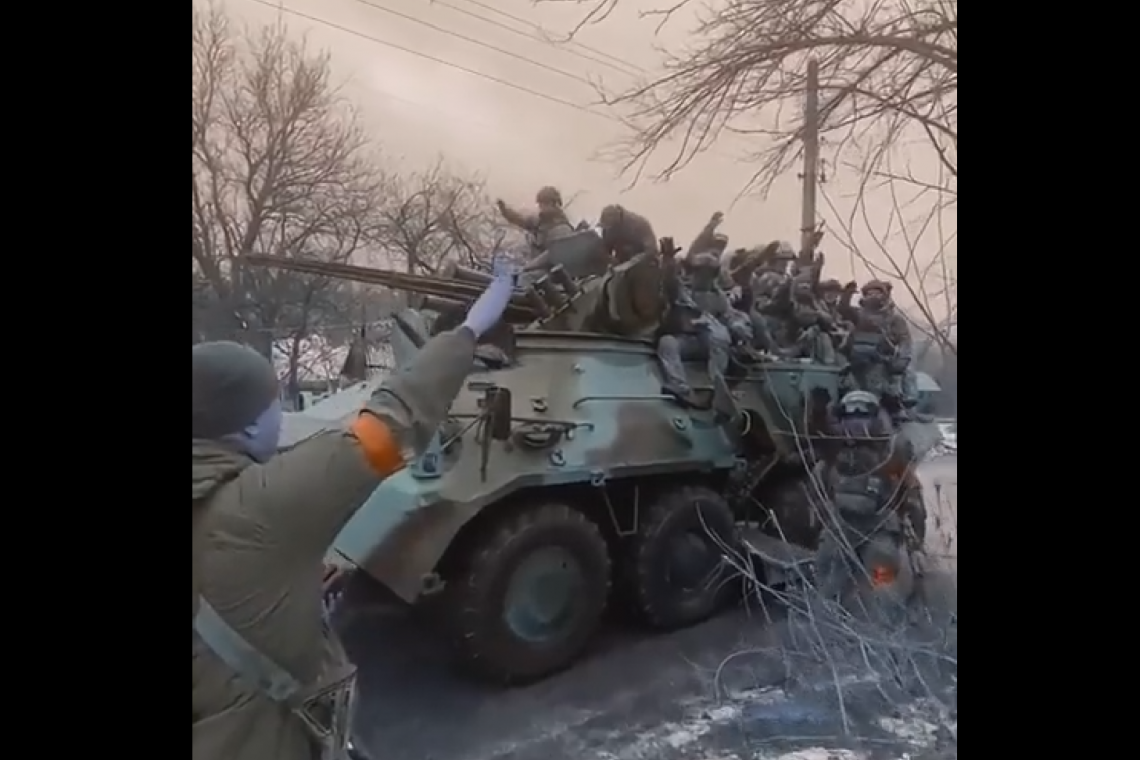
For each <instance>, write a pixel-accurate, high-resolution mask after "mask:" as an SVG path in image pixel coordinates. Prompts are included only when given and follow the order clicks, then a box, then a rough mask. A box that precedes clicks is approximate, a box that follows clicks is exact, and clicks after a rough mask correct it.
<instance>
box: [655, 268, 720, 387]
mask: <svg viewBox="0 0 1140 760" xmlns="http://www.w3.org/2000/svg"><path fill="white" fill-rule="evenodd" d="M675 252H676V251H675V249H672V248H670V249H669V255H668V257H667V258H668V259H669V260H668V261H667V262H666V264H667V266H666V267H665V281H664V290H665V293H666V298H667V299H668V303H669V308H668V311H667V313H666V315H665V319H664V320H663V324H662V329H661V334H660V335H659V336H658V339H657V358H658V360H659V361H660V365H661V374H662V376H663V379H664V386H663V388H662V390H663V392H665V393H667V394H669V395H671V396H673V397H674V398H676V399H677V400H678V401H680V402H681V403H682V404H685V405H687V406H693V407H700V406H702V404H701V403H700V402H698V401H697V400H696V398H695V397H694V396H693V390H692V387H691V386H690V385H689V380H688V377H687V376H686V374H685V364H684V362H685V360H686V359H705V360H706V361H707V362H708V365H707V366H708V374H709V379H710V380H714V379H715V378H717V377H721V378H723V377H724V374H725V372H727V371H728V363H729V358H730V349H731V346H732V334H731V332H730V331H729V328H728V326H727V325H726V324H725V323H724V322H722V321H721V320H720V319H718V318H717V317H716V316H714V315H713V314H710V313H708V312H707V311H705V310H704V309H703V308H702V306H701V304H702V303H704V304H705V305H708V306H711V307H712V308H713V309H714V310H716V309H718V308H719V307H720V306H721V304H718V303H717V302H716V298H715V297H710V296H709V295H708V294H705V293H700V296H699V298H698V294H697V292H695V291H694V290H693V289H692V288H691V287H690V282H688V280H689V279H690V278H689V276H688V275H687V274H686V273H685V272H683V271H682V267H683V266H685V265H680V264H679V263H678V262H676V261H674V260H672V257H673V255H674V254H675ZM714 262H715V257H714ZM685 268H687V266H686V267H685ZM715 271H716V270H715V266H714V274H713V279H714V283H713V284H714V286H715ZM720 295H721V296H724V294H723V292H722V293H721V294H720ZM727 300H728V299H727V297H725V298H724V304H723V305H724V306H725V307H727Z"/></svg>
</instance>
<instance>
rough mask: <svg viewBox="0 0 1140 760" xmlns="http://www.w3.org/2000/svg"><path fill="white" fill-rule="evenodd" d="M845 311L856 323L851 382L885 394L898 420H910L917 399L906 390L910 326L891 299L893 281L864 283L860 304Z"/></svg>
mask: <svg viewBox="0 0 1140 760" xmlns="http://www.w3.org/2000/svg"><path fill="white" fill-rule="evenodd" d="M853 284H854V283H851V284H850V285H853ZM848 289H850V286H849V288H848ZM844 312H845V316H846V317H847V318H848V319H849V320H850V321H851V323H852V324H853V327H852V329H851V332H850V333H849V334H848V336H847V342H846V345H845V346H844V354H845V355H846V357H847V361H848V363H849V371H850V375H849V377H850V382H851V383H852V384H854V386H855V387H857V388H859V389H862V390H865V391H870V392H871V393H874V394H875V395H877V396H879V397H881V398H882V399H883V404H884V406H886V407H887V408H888V409H889V410H890V412H891V413H892V416H893V417H894V418H895V419H896V420H900V421H901V420H905V419H908V418H909V412H908V406H912V405H913V401H917V399H914V400H913V401H912V400H910V399H907V398H906V395H907V394H906V393H905V392H904V383H906V376H907V372H908V370H909V369H910V360H911V337H910V328H909V327H908V326H907V323H906V319H905V318H904V317H903V315H902V314H901V313H899V311H898V310H897V309H896V308H895V305H894V303H893V302H892V301H891V286H890V284H889V283H886V282H882V281H880V280H871V281H870V282H868V283H866V284H864V285H863V288H862V298H861V300H860V301H859V306H858V307H854V308H852V307H851V306H850V305H849V304H848V305H846V306H845V307H844ZM914 395H916V394H914Z"/></svg>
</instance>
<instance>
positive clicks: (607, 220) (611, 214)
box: [598, 203, 625, 227]
mask: <svg viewBox="0 0 1140 760" xmlns="http://www.w3.org/2000/svg"><path fill="white" fill-rule="evenodd" d="M623 216H625V209H623V208H622V207H621V206H619V205H618V204H616V203H611V204H610V205H608V206H606V207H605V208H604V209H602V213H601V215H600V216H599V218H598V224H599V225H601V226H602V227H616V226H617V225H619V224H621V220H622V217H623Z"/></svg>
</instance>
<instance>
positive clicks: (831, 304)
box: [819, 280, 851, 363]
mask: <svg viewBox="0 0 1140 760" xmlns="http://www.w3.org/2000/svg"><path fill="white" fill-rule="evenodd" d="M844 292H845V291H844V289H843V286H842V285H840V284H839V280H824V281H823V282H821V283H819V298H820V302H821V305H822V307H823V309H824V311H825V312H826V313H827V316H828V318H829V319H830V320H831V344H832V346H833V347H834V348H835V350H836V352H837V353H836V356H835V358H836V361H838V362H840V363H842V362H843V361H846V360H845V359H844V357H843V354H842V349H843V345H844V343H845V341H846V340H847V334H848V333H849V332H851V322H850V321H849V320H848V319H847V316H846V314H847V312H848V311H849V308H848V307H849V306H850V304H848V305H847V307H845V308H841V303H842V302H843V298H844Z"/></svg>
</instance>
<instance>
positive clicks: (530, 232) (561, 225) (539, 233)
mask: <svg viewBox="0 0 1140 760" xmlns="http://www.w3.org/2000/svg"><path fill="white" fill-rule="evenodd" d="M534 200H535V203H536V204H537V206H538V208H537V210H536V211H535V212H532V213H523V212H521V211H517V210H516V209H513V208H511V207H510V206H508V205H507V204H506V203H505V202H504V201H503V200H501V199H500V200H497V201H495V205H496V206H497V207H498V209H499V213H500V214H502V215H503V219H505V220H507V222H509V223H510V224H513V225H514V226H515V227H518V228H519V229H521V230H523V231H525V232H526V233H527V237H528V239H529V240H530V245H531V252H532V257H533V256H537V255H539V254H540V253H542V252H543V251H545V250H546V247H547V245H548V244H549V243H550V241H551V240H557V239H559V238H564V237H567V236H568V235H571V234H573V233H574V225H572V224H570V219H569V217H567V216H566V212H565V211H564V210H563V209H562V193H560V192H558V188H555V187H550V186H547V187H544V188H542V189H540V190H539V191H538V193H537V194H536V195H535V197H534Z"/></svg>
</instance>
